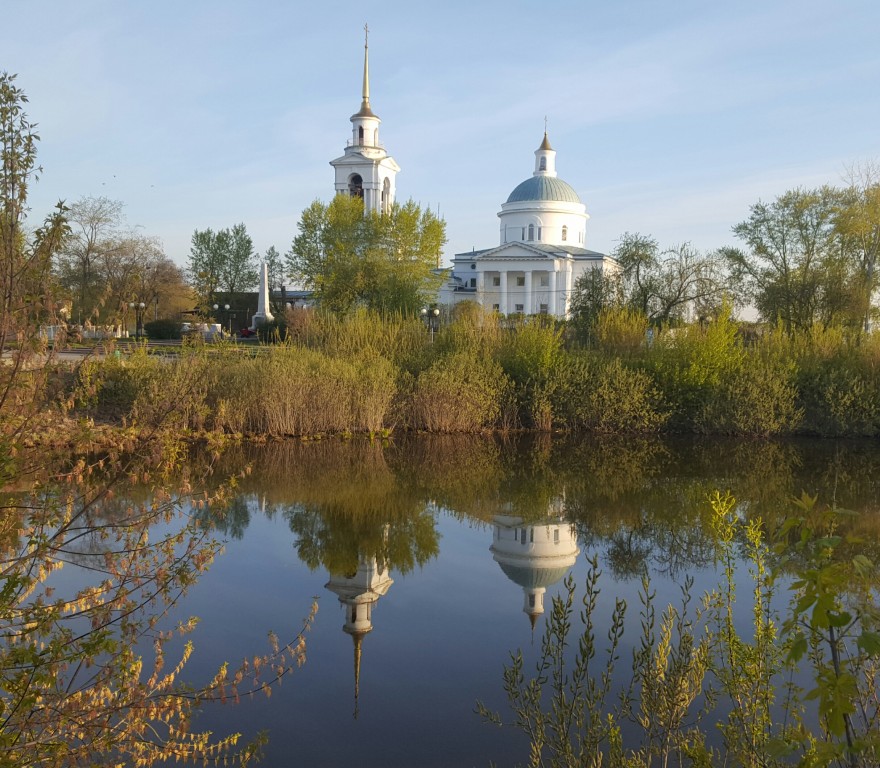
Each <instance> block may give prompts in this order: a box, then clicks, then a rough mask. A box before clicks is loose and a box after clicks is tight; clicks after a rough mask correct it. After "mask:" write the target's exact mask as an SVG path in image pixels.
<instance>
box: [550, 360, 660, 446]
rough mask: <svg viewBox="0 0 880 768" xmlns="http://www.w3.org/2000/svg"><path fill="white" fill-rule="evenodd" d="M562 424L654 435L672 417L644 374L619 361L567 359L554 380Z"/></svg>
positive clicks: (555, 398) (557, 410) (648, 377)
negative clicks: (669, 416)
mask: <svg viewBox="0 0 880 768" xmlns="http://www.w3.org/2000/svg"><path fill="white" fill-rule="evenodd" d="M556 380H557V385H556V387H555V388H554V390H553V412H554V414H555V415H556V418H557V419H558V420H559V424H560V425H562V426H567V427H569V428H574V429H586V430H589V431H593V432H602V433H611V432H656V431H657V430H659V429H660V428H661V427H662V426H663V424H664V423H665V422H666V419H667V418H668V411H667V410H666V408H665V407H664V403H663V398H662V395H661V394H660V392H659V390H658V389H657V387H656V386H655V385H654V382H653V381H652V379H651V378H650V376H648V375H647V374H646V373H644V372H643V371H639V370H635V369H632V368H629V367H627V366H625V365H624V364H623V363H622V362H621V360H620V359H619V358H612V359H610V360H607V361H605V360H601V359H600V358H590V357H578V358H569V359H567V360H566V361H565V362H564V363H563V364H562V365H561V366H560V369H559V371H558V372H557V375H556Z"/></svg>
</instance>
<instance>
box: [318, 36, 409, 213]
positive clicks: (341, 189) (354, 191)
mask: <svg viewBox="0 0 880 768" xmlns="http://www.w3.org/2000/svg"><path fill="white" fill-rule="evenodd" d="M380 122H382V121H381V120H380V119H379V117H378V115H376V114H374V113H373V110H372V109H371V108H370V50H369V38H368V37H366V36H365V37H364V85H363V93H362V96H361V108H360V109H359V110H358V111H357V112H356V113H355V114H353V115H352V116H351V139H349V140H348V141H347V142H346V144H345V154H344V155H342V157H337V158H336V159H335V160H331V161H330V165H332V166H333V169H334V170H335V171H336V194H348V195H353V196H357V197H362V198H363V199H364V210H366V211H375V212H376V213H386V212H387V211H389V210H390V209H391V206H392V205H393V204H394V180H395V178H396V176H397V173H398V171H399V170H400V166H399V165H398V164H397V163H396V162H394V158H393V157H391V156H390V155H389V154H388V153H387V152H386V151H385V148H384V147H383V146H382V144H380V143H379V123H380Z"/></svg>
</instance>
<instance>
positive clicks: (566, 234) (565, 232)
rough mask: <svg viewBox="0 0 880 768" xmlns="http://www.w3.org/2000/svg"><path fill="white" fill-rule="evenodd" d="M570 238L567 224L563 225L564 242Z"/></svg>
mask: <svg viewBox="0 0 880 768" xmlns="http://www.w3.org/2000/svg"><path fill="white" fill-rule="evenodd" d="M566 240H568V227H567V226H565V224H563V225H562V242H563V243H564V242H565V241H566Z"/></svg>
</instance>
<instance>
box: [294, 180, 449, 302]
mask: <svg viewBox="0 0 880 768" xmlns="http://www.w3.org/2000/svg"><path fill="white" fill-rule="evenodd" d="M297 226H298V229H299V234H298V235H297V236H296V237H295V238H294V240H293V244H292V246H291V251H290V253H289V254H288V255H287V265H288V271H289V273H290V275H291V277H293V279H294V280H296V281H299V282H301V283H302V284H303V285H304V286H305V287H306V288H310V289H312V290H313V291H314V292H315V296H316V298H317V300H318V301H319V303H320V305H321V307H322V308H324V309H326V310H328V311H330V312H333V313H335V314H337V315H344V314H345V313H347V312H349V311H350V310H352V309H353V308H355V307H358V306H361V307H367V308H369V309H372V310H377V311H382V312H392V313H394V312H404V313H409V314H412V313H416V312H418V310H419V309H420V308H421V307H422V306H423V305H424V304H425V303H426V301H427V300H428V298H429V297H431V296H432V295H433V294H434V293H435V292H436V289H437V288H438V287H439V285H440V277H439V276H438V275H436V274H435V271H434V270H436V268H437V266H438V264H439V259H440V253H441V249H442V247H443V244H444V243H445V242H446V225H445V222H443V220H442V219H438V218H437V217H436V216H434V214H433V213H431V211H430V210H427V209H426V210H422V209H421V208H420V207H419V206H418V205H416V204H415V203H414V202H412V201H411V200H410V201H408V202H407V203H405V204H404V205H400V204H397V203H395V204H394V206H393V207H392V208H391V210H390V211H389V212H388V213H385V214H381V215H380V214H378V213H376V212H373V211H371V212H368V213H365V212H364V206H363V200H361V199H360V198H358V197H347V196H345V195H337V196H336V197H335V198H333V200H332V201H331V202H330V204H329V205H324V204H323V203H321V202H320V201H317V200H316V201H315V202H313V203H312V204H311V205H310V206H309V207H308V208H307V209H306V210H305V211H303V214H302V217H301V219H300V221H299V224H298V225H297Z"/></svg>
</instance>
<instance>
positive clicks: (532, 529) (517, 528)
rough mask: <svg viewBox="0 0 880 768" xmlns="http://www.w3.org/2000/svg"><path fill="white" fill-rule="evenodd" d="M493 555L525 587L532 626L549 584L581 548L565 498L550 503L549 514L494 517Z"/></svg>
mask: <svg viewBox="0 0 880 768" xmlns="http://www.w3.org/2000/svg"><path fill="white" fill-rule="evenodd" d="M493 523H494V530H493V534H492V546H491V547H489V551H490V552H491V553H492V557H493V559H494V560H495V562H496V563H498V565H499V566H501V570H502V571H503V572H504V575H505V576H507V578H508V579H510V580H511V581H512V582H513V583H514V584H517V585H519V586H520V587H522V590H523V598H524V599H523V611H524V612H525V613H526V614H527V615H528V617H529V621H530V622H531V624H532V629H534V627H535V623H536V622H537V620H538V617H539V616H540V615H541V614H542V613H544V595H545V593H546V592H547V588H548V587H551V586H553V585H554V584H556V583H557V582H559V581H562V579H564V578H565V576H566V574H567V573H568V571H569V569H570V568H571V566H572V565H574V563H575V561H576V560H577V556H578V555H579V554H580V551H581V550H580V548H579V547H578V545H577V534H576V533H575V529H574V526H573V525H572V524H571V523H569V522H566V520H565V517H564V515H563V514H562V501H561V500H559V501H557V502H554V503H552V504H551V505H550V508H549V509H548V510H547V514H546V515H545V516H544V517H543V518H541V519H538V520H530V521H528V522H526V521H525V520H524V519H523V518H522V517H519V516H516V515H513V514H504V513H502V514H499V515H495V516H494V517H493Z"/></svg>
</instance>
